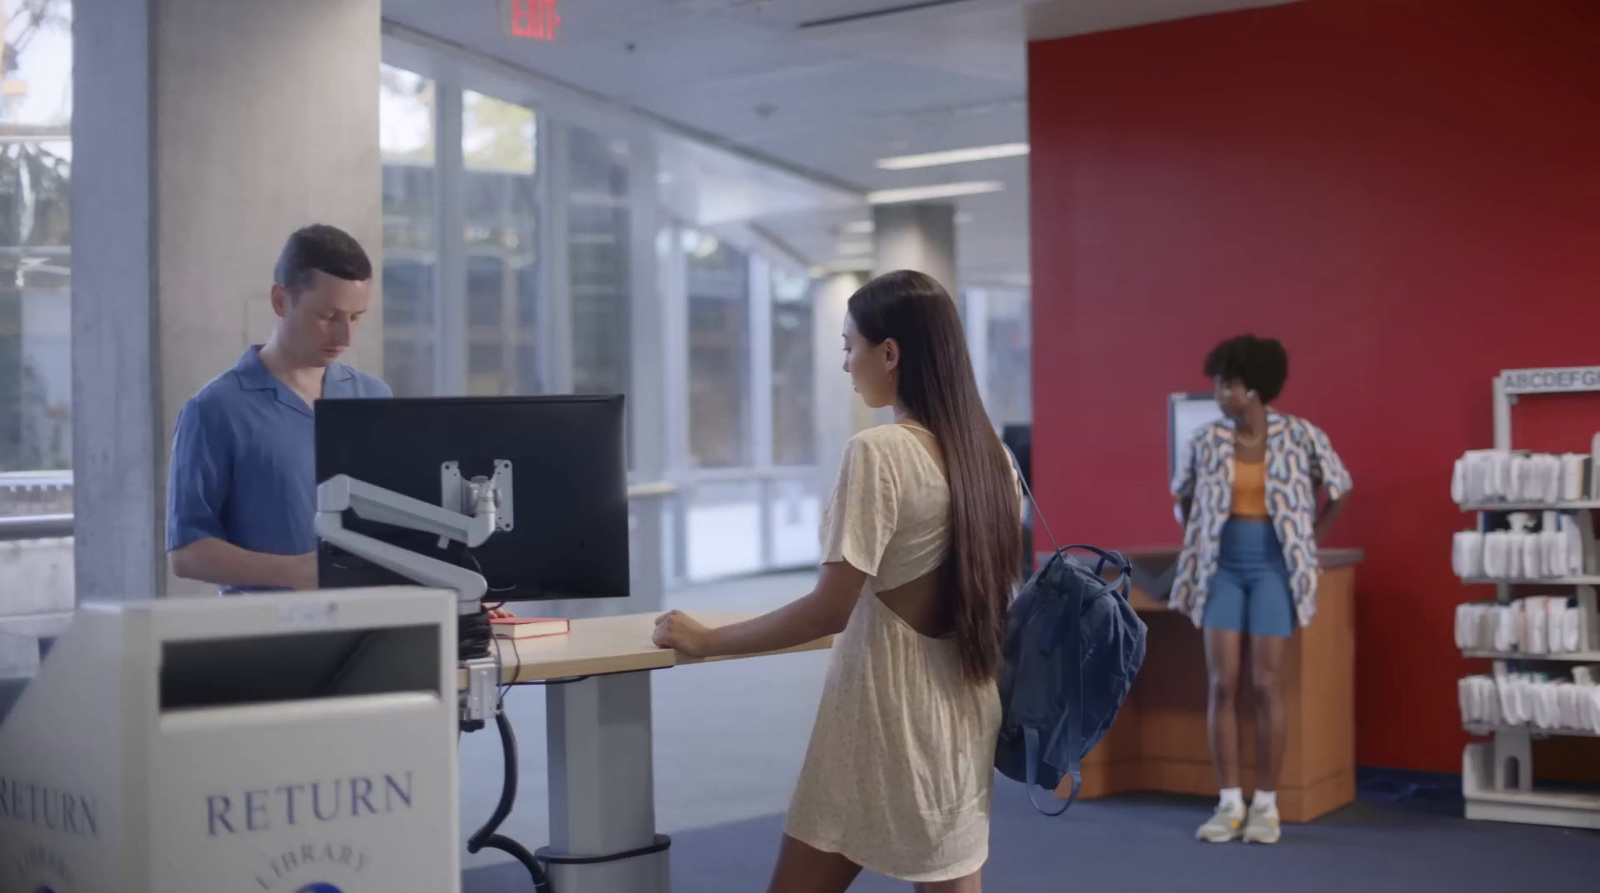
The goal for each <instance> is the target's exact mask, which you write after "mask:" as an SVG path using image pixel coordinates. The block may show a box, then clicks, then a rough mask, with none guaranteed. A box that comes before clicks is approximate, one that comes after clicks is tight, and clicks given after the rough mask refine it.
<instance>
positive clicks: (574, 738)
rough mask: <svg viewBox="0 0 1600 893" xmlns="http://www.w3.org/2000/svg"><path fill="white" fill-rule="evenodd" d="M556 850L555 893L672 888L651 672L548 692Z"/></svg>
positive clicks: (550, 850)
mask: <svg viewBox="0 0 1600 893" xmlns="http://www.w3.org/2000/svg"><path fill="white" fill-rule="evenodd" d="M545 697H546V699H547V701H546V708H545V709H546V711H547V713H548V718H549V736H550V742H549V744H550V846H549V847H547V848H545V849H544V850H541V851H540V853H539V856H540V858H541V859H543V860H544V861H545V862H546V863H547V866H548V868H549V874H550V884H551V887H552V888H553V889H554V891H555V893H624V891H625V893H668V887H669V879H668V873H667V852H666V843H667V841H666V838H664V837H659V836H657V834H656V806H655V774H654V769H653V765H654V763H653V753H652V747H651V722H650V674H649V673H647V672H639V673H618V674H615V675H609V676H594V677H591V678H589V679H584V680H582V681H580V682H572V683H568V684H565V685H551V686H549V687H548V688H547V689H546V692H545Z"/></svg>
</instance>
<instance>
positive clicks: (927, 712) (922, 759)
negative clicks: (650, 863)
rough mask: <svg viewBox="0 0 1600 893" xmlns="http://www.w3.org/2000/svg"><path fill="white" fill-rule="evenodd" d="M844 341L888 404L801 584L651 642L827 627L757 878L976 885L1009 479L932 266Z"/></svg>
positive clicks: (681, 619) (789, 890) (762, 642)
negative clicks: (789, 781) (868, 876)
mask: <svg viewBox="0 0 1600 893" xmlns="http://www.w3.org/2000/svg"><path fill="white" fill-rule="evenodd" d="M844 347H845V363H844V368H845V371H846V372H848V373H849V374H850V378H851V380H852V381H853V383H854V384H855V388H856V391H857V392H858V393H860V394H861V396H862V398H863V399H864V400H865V401H866V402H867V404H868V405H870V406H872V407H875V408H876V407H893V409H894V414H895V422H894V423H893V424H890V425H883V426H881V427H877V428H873V429H870V430H867V431H863V432H861V433H860V434H857V435H856V436H855V437H854V438H852V439H851V440H850V443H849V445H848V447H847V448H846V449H845V455H844V460H843V463H842V465H841V467H840V469H839V478H838V483H837V484H836V485H835V486H834V489H833V494H832V496H831V497H830V499H829V504H828V507H827V510H826V512H825V514H824V518H823V524H822V548H823V556H822V561H823V564H822V572H821V575H820V577H819V579H818V583H817V588H816V589H815V590H814V591H812V593H811V594H810V595H807V596H805V597H803V598H800V599H798V600H796V601H794V602H791V603H790V604H789V605H787V606H785V607H783V608H780V609H778V610H776V611H773V612H772V613H770V614H767V615H764V616H762V617H759V618H756V619H754V620H750V621H747V622H745V623H740V624H736V625H734V626H729V627H723V628H721V629H707V628H706V627H704V626H702V625H700V624H698V623H696V622H695V621H694V620H692V619H691V618H689V617H688V616H686V615H684V614H681V613H679V612H676V611H674V612H672V613H669V614H665V615H663V616H662V617H661V618H660V619H659V620H658V621H657V624H656V633H655V641H656V644H658V645H661V646H662V647H670V648H676V649H678V650H680V651H683V652H685V653H687V654H691V655H695V656H701V657H706V656H714V655H721V654H750V653H756V652H763V651H772V650H777V649H782V648H786V647H791V646H794V645H799V644H802V643H804V642H808V641H811V640H813V639H817V638H820V637H822V636H827V635H837V636H838V638H837V639H836V640H835V642H834V647H833V654H832V662H831V664H830V665H829V668H828V677H827V681H826V683H825V686H824V689H823V695H822V703H821V705H820V706H819V708H818V711H817V720H816V726H815V728H814V730H813V732H812V736H811V745H810V748H809V750H808V751H807V754H806V761H805V767H804V769H803V770H802V771H801V774H800V780H799V782H798V784H797V785H796V788H795V792H794V798H793V800H792V802H791V803H790V807H789V816H788V821H787V823H786V825H785V828H784V837H783V844H782V847H781V849H780V852H779V854H778V863H777V867H776V869H775V870H774V872H773V878H772V884H771V887H770V888H769V890H770V893H838V891H843V890H845V889H847V888H848V887H849V886H850V884H851V883H852V882H853V881H854V880H855V878H856V876H857V875H858V874H859V873H860V872H861V870H862V869H863V868H865V869H867V870H869V871H875V872H878V873H880V874H884V875H888V876H890V877H894V878H899V879H901V880H905V881H910V882H912V883H914V884H915V885H916V887H917V890H919V891H923V893H978V891H981V890H982V882H981V878H980V870H981V869H982V867H983V863H984V861H985V860H986V859H987V857H988V852H989V804H990V800H991V797H992V794H993V787H994V773H993V766H994V749H995V738H996V736H997V735H998V733H999V728H1000V698H999V693H998V689H997V685H996V677H997V674H998V671H999V668H1000V662H1001V648H1002V645H1003V644H1004V639H1005V629H1006V610H1007V606H1008V605H1009V602H1010V598H1011V594H1012V591H1013V587H1014V586H1015V584H1016V582H1017V580H1016V576H1017V569H1018V568H1019V567H1021V565H1022V530H1021V524H1020V517H1021V508H1020V506H1021V493H1020V488H1019V482H1018V481H1017V478H1016V475H1015V472H1014V471H1013V470H1012V466H1011V463H1010V460H1009V458H1008V457H1007V455H1006V453H1005V449H1004V447H1002V446H1001V444H1000V440H999V438H998V437H996V436H995V433H994V429H993V428H992V427H991V425H990V422H989V419H988V417H987V416H986V415H985V414H984V411H983V405H982V403H981V401H980V400H979V397H978V388H977V381H976V379H975V378H974V376H973V372H972V363H971V361H970V359H969V358H968V356H967V348H966V341H965V338H964V336H963V334H962V327H961V319H960V316H959V315H958V314H957V312H956V307H955V303H954V302H953V301H951V300H950V296H949V295H948V294H946V293H945V291H944V289H943V288H941V287H940V286H939V284H938V283H936V282H935V281H934V280H933V279H931V278H929V277H928V276H925V275H923V274H921V273H915V272H908V271H901V272H897V273H889V274H887V275H884V276H880V277H879V278H877V279H874V280H873V281H872V282H869V283H867V284H866V285H865V286H863V287H862V288H861V290H860V291H858V292H856V294H855V295H854V296H853V297H851V299H850V305H849V315H848V317H847V319H846V320H845V327H844Z"/></svg>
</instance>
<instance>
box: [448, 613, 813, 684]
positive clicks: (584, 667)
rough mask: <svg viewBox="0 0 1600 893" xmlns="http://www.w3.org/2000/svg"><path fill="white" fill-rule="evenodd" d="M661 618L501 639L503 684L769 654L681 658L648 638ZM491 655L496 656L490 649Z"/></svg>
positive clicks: (736, 618) (717, 622)
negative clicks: (514, 639)
mask: <svg viewBox="0 0 1600 893" xmlns="http://www.w3.org/2000/svg"><path fill="white" fill-rule="evenodd" d="M688 613H689V616H691V617H693V618H694V619H696V620H698V621H700V622H701V623H704V624H705V625H706V626H710V627H719V626H729V625H731V624H734V623H739V622H742V621H745V620H750V619H753V618H755V617H757V616H760V615H758V614H752V613H742V612H737V611H690V612H688ZM660 616H661V612H659V611H658V612H655V613H651V614H623V615H618V616H615V617H591V618H587V619H582V620H574V621H572V627H571V629H570V630H569V631H568V632H567V633H565V634H563V635H559V636H545V637H542V638H535V639H521V640H516V641H513V640H510V639H500V640H498V647H497V650H498V652H499V655H500V658H499V659H500V663H501V674H500V677H501V681H502V682H504V683H507V684H511V683H527V682H543V681H546V680H550V679H568V678H571V677H573V676H599V675H603V674H609V673H633V672H638V671H640V670H665V669H669V668H671V667H678V666H684V665H686V664H698V663H707V662H714V661H724V660H743V659H745V658H751V657H764V656H766V655H764V654H740V655H733V656H729V657H714V658H706V659H700V658H693V657H688V656H686V655H683V654H679V653H678V652H676V651H673V650H671V649H665V648H657V647H656V646H655V645H654V644H653V643H652V642H651V641H650V634H651V633H652V632H653V631H654V630H655V625H656V618H657V617H660ZM832 644H833V640H832V639H831V638H825V639H819V640H817V641H815V642H808V643H806V644H804V645H797V646H795V647H794V648H787V649H784V650H782V651H773V652H767V654H793V653H798V652H802V651H822V650H825V649H827V648H829V647H831V646H832ZM492 653H494V652H493V651H491V654H492ZM465 682H466V680H465V677H464V676H463V677H462V684H463V685H465Z"/></svg>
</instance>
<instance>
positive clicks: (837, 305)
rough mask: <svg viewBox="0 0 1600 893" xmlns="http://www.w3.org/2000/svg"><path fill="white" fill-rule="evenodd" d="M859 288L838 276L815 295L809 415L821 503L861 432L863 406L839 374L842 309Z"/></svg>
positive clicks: (849, 276) (852, 279)
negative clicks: (848, 448)
mask: <svg viewBox="0 0 1600 893" xmlns="http://www.w3.org/2000/svg"><path fill="white" fill-rule="evenodd" d="M861 285H862V282H861V280H860V278H858V277H856V276H854V275H852V274H849V273H840V274H838V275H835V276H831V277H829V278H827V279H825V280H823V281H822V283H821V284H820V285H819V286H818V287H817V292H816V325H815V326H814V327H813V329H812V331H813V332H814V335H813V338H814V339H815V340H814V341H813V342H812V348H813V349H812V352H811V355H812V357H813V360H812V362H814V363H815V364H816V365H815V366H814V367H813V370H812V379H811V380H812V382H813V383H814V387H813V394H814V396H813V400H815V403H814V404H813V411H814V412H815V413H816V420H817V473H818V479H817V487H818V492H820V493H821V494H822V496H823V498H824V499H825V498H827V494H828V489H829V488H830V487H832V486H833V481H834V477H835V476H836V475H837V474H838V472H839V459H840V457H842V456H843V455H844V445H845V443H846V442H847V441H849V440H850V438H851V436H852V435H854V434H855V433H856V432H857V431H860V430H861V429H862V428H864V427H866V425H863V424H861V423H860V419H859V417H860V416H861V415H863V414H865V413H866V404H865V403H862V402H861V397H860V396H858V395H857V394H856V392H855V391H854V390H853V389H851V387H850V376H848V375H846V374H845V372H844V353H843V352H842V351H843V348H844V340H843V337H842V333H843V331H844V317H845V312H846V304H847V302H848V301H849V300H850V296H851V295H853V294H855V292H856V289H858V288H860V287H861Z"/></svg>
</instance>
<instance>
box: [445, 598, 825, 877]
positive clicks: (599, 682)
mask: <svg viewBox="0 0 1600 893" xmlns="http://www.w3.org/2000/svg"><path fill="white" fill-rule="evenodd" d="M658 616H660V615H659V613H652V614H631V615H626V616H620V617H599V618H593V619H588V620H574V621H572V628H571V631H570V632H568V633H567V634H566V635H563V636H551V637H549V638H543V639H524V640H521V641H518V642H517V643H516V647H515V648H513V647H512V645H511V643H510V642H502V643H501V647H500V650H499V653H500V658H499V660H500V663H501V667H502V670H501V679H502V681H503V682H504V683H506V684H508V685H509V684H537V683H546V684H547V687H546V702H545V710H546V712H547V716H548V736H549V773H550V845H549V846H547V847H545V848H544V849H542V850H540V851H539V852H538V854H537V858H538V859H539V861H541V862H542V863H544V867H545V870H546V871H547V872H548V873H549V877H550V883H551V886H552V887H553V888H554V890H555V891H556V893H615V891H621V890H625V891H628V893H667V891H668V890H669V888H670V880H669V878H668V871H667V865H668V862H667V846H668V843H669V841H668V840H667V838H666V837H664V836H661V835H659V834H657V833H656V819H655V816H656V810H655V774H654V770H653V758H654V751H653V747H652V742H651V728H652V722H651V715H650V672H651V671H653V670H665V669H669V668H671V667H676V666H681V665H684V664H694V663H703V662H705V661H701V660H697V659H695V658H690V657H685V656H683V655H681V654H679V653H677V652H675V651H670V650H664V649H661V648H657V647H656V646H655V645H653V644H652V643H651V641H650V635H651V633H652V632H653V631H654V629H655V620H656V618H657V617H658ZM690 616H692V617H694V619H696V620H698V621H700V622H701V623H704V624H706V625H707V626H711V627H719V626H728V625H730V624H734V623H738V622H740V621H743V620H748V619H750V618H752V617H754V616H756V615H754V614H742V613H722V612H691V614H690ZM831 644H832V640H831V639H821V640H818V641H815V642H811V643H808V644H805V645H801V646H799V647H796V648H791V649H787V650H786V651H783V652H770V653H777V654H782V653H795V652H803V651H818V650H822V649H826V648H828V647H830V646H831ZM762 656H766V655H740V656H737V657H728V658H712V659H711V660H743V659H746V658H750V657H762ZM461 683H462V685H465V684H466V678H465V676H463V677H462V678H461ZM558 683H559V684H558ZM497 722H498V723H499V724H500V725H501V733H502V736H503V741H504V747H505V751H506V756H507V774H506V779H505V785H504V788H503V790H502V796H501V802H500V808H499V809H498V810H497V811H496V816H497V817H498V818H499V819H502V820H503V819H504V817H505V813H507V812H509V810H510V807H511V803H512V801H513V800H514V799H515V797H516V770H515V752H516V743H515V738H514V737H513V736H512V734H511V729H510V720H509V719H507V718H506V717H505V714H504V712H501V713H499V715H498V717H497ZM498 824H499V822H497V821H496V822H492V823H491V827H492V826H493V825H498ZM519 858H520V857H519Z"/></svg>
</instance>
